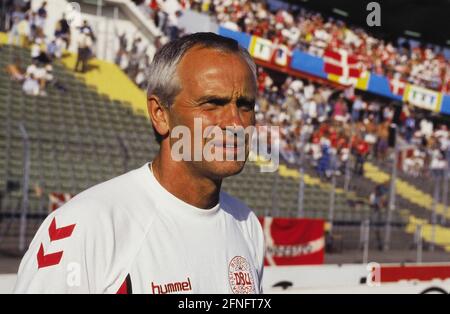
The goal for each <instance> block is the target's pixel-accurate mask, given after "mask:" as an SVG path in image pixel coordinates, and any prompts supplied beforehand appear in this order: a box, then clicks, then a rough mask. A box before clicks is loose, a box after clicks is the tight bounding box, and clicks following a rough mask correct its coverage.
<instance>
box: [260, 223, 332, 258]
mask: <svg viewBox="0 0 450 314" xmlns="http://www.w3.org/2000/svg"><path fill="white" fill-rule="evenodd" d="M259 220H260V222H261V224H262V227H263V230H264V239H265V243H266V256H265V259H264V264H265V265H314V264H323V261H324V252H325V238H324V221H323V220H320V219H298V218H272V217H264V218H259Z"/></svg>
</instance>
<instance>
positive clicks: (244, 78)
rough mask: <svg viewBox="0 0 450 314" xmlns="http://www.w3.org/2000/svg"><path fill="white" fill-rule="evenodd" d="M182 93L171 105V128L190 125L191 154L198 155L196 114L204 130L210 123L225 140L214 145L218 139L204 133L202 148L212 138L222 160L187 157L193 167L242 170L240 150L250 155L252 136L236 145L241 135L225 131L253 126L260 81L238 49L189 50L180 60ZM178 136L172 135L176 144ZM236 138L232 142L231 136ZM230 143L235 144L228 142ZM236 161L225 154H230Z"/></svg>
mask: <svg viewBox="0 0 450 314" xmlns="http://www.w3.org/2000/svg"><path fill="white" fill-rule="evenodd" d="M178 78H179V80H180V84H181V92H180V93H179V94H178V95H177V97H176V99H175V102H174V104H172V107H171V108H170V110H169V125H170V130H173V128H174V127H176V126H185V127H187V128H188V129H189V130H190V132H191V138H192V140H191V155H192V160H193V157H194V147H195V146H194V138H195V137H194V118H195V119H197V120H201V122H202V134H203V131H204V130H205V128H207V127H218V128H220V129H221V130H222V134H223V140H224V142H223V143H222V142H220V143H217V139H216V140H215V142H214V143H215V145H211V143H212V142H210V141H214V138H203V136H202V140H201V143H202V147H201V149H202V150H203V148H204V147H205V145H206V143H208V142H209V146H208V147H212V149H211V151H212V152H214V153H215V154H219V155H221V156H222V157H223V159H222V160H212V161H211V160H210V161H206V160H205V159H204V155H203V154H202V160H201V161H192V162H190V161H188V164H189V167H191V169H192V170H193V172H195V173H197V174H199V175H201V176H204V177H208V178H211V179H222V178H225V177H227V176H231V175H234V174H237V173H239V172H240V171H241V170H242V168H243V167H244V164H245V161H244V160H240V161H239V160H238V158H237V153H238V151H239V152H240V151H241V150H243V152H244V154H245V159H246V158H247V156H248V147H249V138H248V137H246V139H245V141H243V143H244V147H242V146H240V147H238V145H237V140H236V138H235V137H234V136H233V135H231V136H230V133H228V135H227V132H226V131H225V130H226V128H227V127H228V128H230V127H233V126H235V127H242V128H244V129H245V128H247V127H248V126H254V124H255V111H254V103H255V97H256V86H255V81H254V78H253V75H252V72H251V70H250V68H249V67H248V65H247V63H246V62H245V60H244V59H243V58H242V57H240V56H239V55H237V54H233V53H225V52H221V51H218V50H215V49H211V48H202V47H194V48H192V49H190V50H189V51H188V52H187V53H186V54H185V55H184V57H183V59H182V60H181V62H180V63H179V65H178ZM176 140H177V139H172V140H171V144H173V143H174V142H175V141H176ZM230 140H231V141H230ZM225 142H227V143H228V144H230V143H231V144H232V145H231V146H232V147H230V145H228V146H225ZM227 154H228V155H231V156H234V158H233V159H234V160H229V159H230V158H228V160H227V159H226V155H227Z"/></svg>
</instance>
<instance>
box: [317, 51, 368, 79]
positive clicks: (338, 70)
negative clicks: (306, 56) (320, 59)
mask: <svg viewBox="0 0 450 314" xmlns="http://www.w3.org/2000/svg"><path fill="white" fill-rule="evenodd" d="M323 56H324V61H325V66H324V71H325V72H326V73H328V74H334V75H337V76H343V77H345V78H359V77H360V76H361V74H362V70H363V69H362V66H361V64H360V62H359V61H358V58H357V57H356V56H350V55H348V52H347V51H345V50H343V49H340V50H339V51H335V50H331V49H327V50H325V53H324V55H323Z"/></svg>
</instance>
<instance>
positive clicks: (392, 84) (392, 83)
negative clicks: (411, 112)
mask: <svg viewBox="0 0 450 314" xmlns="http://www.w3.org/2000/svg"><path fill="white" fill-rule="evenodd" d="M389 88H390V89H391V92H392V93H393V94H394V95H398V96H403V93H404V92H405V88H406V82H405V81H402V80H399V79H390V80H389Z"/></svg>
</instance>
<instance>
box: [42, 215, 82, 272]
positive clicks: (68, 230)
mask: <svg viewBox="0 0 450 314" xmlns="http://www.w3.org/2000/svg"><path fill="white" fill-rule="evenodd" d="M75 225H76V224H73V225H69V226H63V227H60V228H57V227H56V218H53V220H52V222H51V223H50V226H49V227H48V235H49V237H50V242H53V241H57V240H62V239H65V238H69V237H70V236H71V235H72V233H73V229H74V228H75ZM63 253H64V251H59V252H55V253H49V254H45V251H44V244H43V243H41V246H40V247H39V251H38V253H37V262H38V268H44V267H48V266H53V265H58V264H59V262H60V261H61V258H62V256H63Z"/></svg>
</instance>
